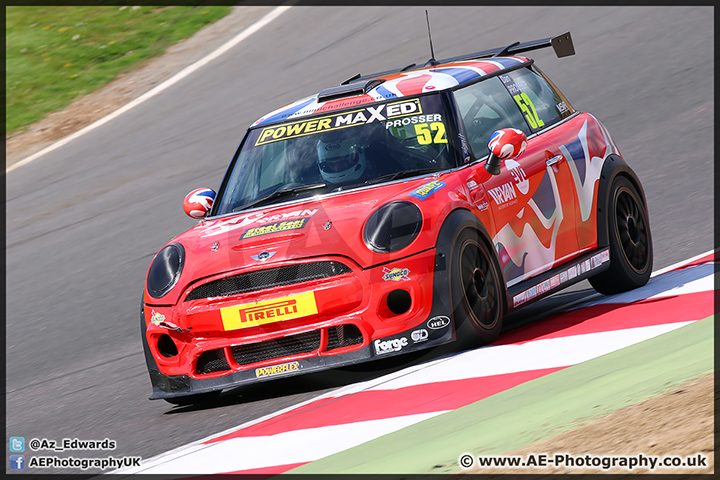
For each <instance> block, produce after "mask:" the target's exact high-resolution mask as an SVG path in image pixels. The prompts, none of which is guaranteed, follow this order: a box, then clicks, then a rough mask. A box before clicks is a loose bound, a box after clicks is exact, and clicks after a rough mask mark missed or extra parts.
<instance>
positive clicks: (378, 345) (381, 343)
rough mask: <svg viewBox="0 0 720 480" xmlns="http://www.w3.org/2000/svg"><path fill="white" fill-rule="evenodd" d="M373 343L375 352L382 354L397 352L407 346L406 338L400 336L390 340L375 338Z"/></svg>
mask: <svg viewBox="0 0 720 480" xmlns="http://www.w3.org/2000/svg"><path fill="white" fill-rule="evenodd" d="M373 345H374V346H375V354H376V355H382V354H383V353H391V352H399V351H400V350H402V349H403V347H407V345H408V339H407V338H405V337H400V338H393V339H392V340H375V342H374V343H373Z"/></svg>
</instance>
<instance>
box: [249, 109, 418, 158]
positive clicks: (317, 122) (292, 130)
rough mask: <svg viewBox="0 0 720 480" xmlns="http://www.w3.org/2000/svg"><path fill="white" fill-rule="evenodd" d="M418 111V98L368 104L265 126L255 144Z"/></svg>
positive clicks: (263, 143) (382, 119) (363, 123)
mask: <svg viewBox="0 0 720 480" xmlns="http://www.w3.org/2000/svg"><path fill="white" fill-rule="evenodd" d="M421 113H422V107H421V106H420V100H418V99H417V98H415V99H412V100H405V101H400V102H393V103H383V104H380V105H371V106H368V107H365V108H359V109H357V110H353V111H350V112H342V113H336V114H334V115H328V116H326V117H320V118H313V119H310V120H301V121H298V122H290V123H283V124H281V125H273V126H271V127H265V128H263V129H262V131H261V132H260V135H259V136H258V139H257V141H256V142H255V145H256V146H257V145H265V144H266V143H272V142H277V141H280V140H286V139H288V138H295V137H303V136H305V135H312V134H314V133H320V132H328V131H331V130H339V129H341V128H348V127H355V126H358V125H365V124H368V123H373V122H384V121H386V120H390V119H394V118H401V117H405V116H408V115H418V114H421Z"/></svg>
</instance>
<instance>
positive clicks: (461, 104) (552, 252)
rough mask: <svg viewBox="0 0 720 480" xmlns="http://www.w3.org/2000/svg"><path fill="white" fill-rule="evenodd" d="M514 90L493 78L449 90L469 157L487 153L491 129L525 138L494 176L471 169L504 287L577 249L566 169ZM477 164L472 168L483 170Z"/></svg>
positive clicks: (508, 80)
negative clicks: (488, 217) (479, 181)
mask: <svg viewBox="0 0 720 480" xmlns="http://www.w3.org/2000/svg"><path fill="white" fill-rule="evenodd" d="M521 87H523V89H524V88H525V87H526V85H525V84H524V83H521V82H520V84H519V85H517V84H515V82H514V80H513V78H512V77H510V76H507V75H501V76H499V77H495V78H490V79H487V80H485V81H482V82H479V83H476V84H473V85H470V86H468V87H465V88H462V89H458V90H456V92H455V98H456V102H457V105H458V109H459V111H460V115H461V116H462V121H463V124H464V126H465V130H466V134H467V137H468V141H469V143H470V145H471V147H472V149H473V151H474V153H475V155H476V157H478V158H482V157H484V156H486V155H487V154H488V153H489V151H488V147H487V142H488V140H489V138H490V135H491V134H492V132H494V131H495V130H498V129H500V128H507V127H513V128H517V129H519V130H522V131H523V132H525V134H526V135H527V136H528V145H527V148H526V149H525V152H524V153H523V154H522V155H520V156H519V157H517V158H516V159H514V160H504V161H503V162H502V166H501V169H500V174H499V175H494V176H488V175H487V174H485V175H481V172H478V174H479V175H478V176H479V177H480V178H483V179H484V182H483V186H484V190H485V192H486V201H487V203H488V204H489V208H490V211H491V213H492V216H493V219H494V222H495V231H493V232H491V235H492V237H493V238H492V240H493V243H494V246H495V248H496V251H497V252H498V255H499V257H500V261H501V264H502V268H503V271H504V274H505V279H506V281H507V284H508V286H512V285H514V284H516V283H518V282H520V281H522V280H525V279H527V278H530V277H532V276H534V275H537V274H539V273H542V272H544V271H547V270H549V269H551V268H552V267H553V266H555V265H558V264H559V263H561V262H563V261H565V260H566V259H567V258H569V257H572V256H574V255H577V250H578V246H577V237H576V234H575V231H574V217H575V212H574V206H573V205H574V202H573V201H572V198H571V197H572V195H573V193H572V190H571V189H569V188H568V186H567V185H568V183H567V181H568V180H569V177H568V175H567V174H569V172H565V170H566V169H565V168H563V167H562V166H561V165H556V164H554V162H557V157H558V155H559V153H560V152H559V150H558V148H557V147H556V146H555V145H554V144H553V143H551V142H548V141H547V140H546V139H545V137H544V135H543V134H542V133H543V132H544V131H545V130H546V128H545V124H546V123H545V121H544V120H543V119H542V118H536V117H535V114H534V113H533V111H532V103H530V104H528V103H526V100H525V98H526V97H528V95H527V93H526V92H525V93H526V95H525V96H523V95H522V93H524V92H523V89H521ZM513 93H514V95H513ZM515 95H517V98H515ZM530 102H532V100H530ZM523 106H524V107H525V108H523ZM528 115H532V117H531V118H528ZM548 121H549V120H548ZM483 163H484V162H479V164H478V166H477V167H475V168H483ZM488 177H489V178H488ZM566 177H567V178H566Z"/></svg>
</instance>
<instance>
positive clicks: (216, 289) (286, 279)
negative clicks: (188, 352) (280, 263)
mask: <svg viewBox="0 0 720 480" xmlns="http://www.w3.org/2000/svg"><path fill="white" fill-rule="evenodd" d="M351 271H352V270H350V268H349V267H348V266H347V265H343V264H342V263H340V262H332V261H326V262H314V263H301V264H297V265H287V266H284V267H276V268H268V269H265V270H256V271H254V272H248V273H241V274H240V275H233V276H232V277H226V278H221V279H220V280H215V281H212V282H208V283H206V284H204V285H200V286H199V287H197V288H196V289H195V290H193V291H192V292H190V294H189V295H188V296H187V298H186V299H185V301H188V300H197V299H200V298H209V297H226V296H229V295H235V294H238V293H246V292H254V291H256V290H262V289H264V288H271V287H278V286H281V285H291V284H293V283H300V282H307V281H308V280H316V279H319V278H327V277H333V276H335V275H342V274H343V273H350V272H351Z"/></svg>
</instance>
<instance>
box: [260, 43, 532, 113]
mask: <svg viewBox="0 0 720 480" xmlns="http://www.w3.org/2000/svg"><path fill="white" fill-rule="evenodd" d="M527 61H528V58H525V57H499V58H491V59H483V60H466V61H461V62H453V63H446V64H440V65H434V66H431V67H425V68H421V69H417V70H409V71H406V72H398V73H391V74H388V75H382V76H379V77H377V78H380V79H384V80H385V81H384V82H383V83H381V84H380V85H378V86H376V87H375V88H373V89H371V90H370V91H368V92H367V93H365V94H362V95H353V96H348V97H343V98H339V99H335V100H330V101H327V102H319V101H318V97H317V95H313V96H310V97H305V98H303V99H301V100H298V101H296V102H293V103H290V104H288V105H285V106H283V107H280V108H278V109H277V110H274V111H272V112H270V113H268V114H267V115H265V116H263V117H262V118H260V119H259V120H257V121H256V122H255V123H253V125H252V126H253V127H256V126H258V125H265V124H268V123H273V122H278V121H282V120H290V119H295V118H300V117H306V116H309V115H314V114H316V113H322V112H329V111H333V110H340V109H343V108H349V107H355V106H358V105H366V104H371V103H375V102H381V101H384V100H389V99H391V98H403V97H408V96H413V95H419V94H421V93H427V92H432V91H440V90H447V89H450V88H453V87H456V86H458V85H462V84H465V83H470V82H473V81H476V80H478V79H480V78H481V77H483V76H487V75H490V74H493V73H495V72H497V71H499V70H502V69H505V68H511V67H514V66H517V65H520V64H522V63H525V62H527Z"/></svg>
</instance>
